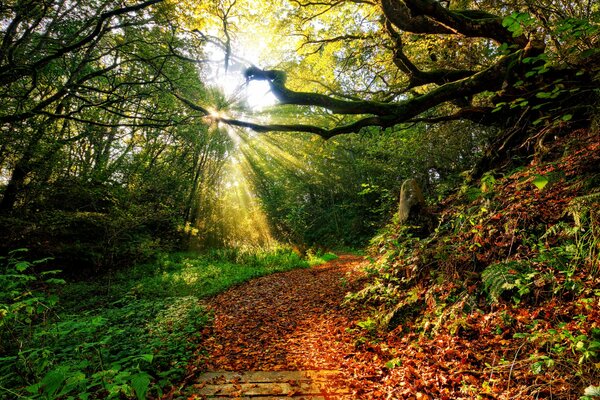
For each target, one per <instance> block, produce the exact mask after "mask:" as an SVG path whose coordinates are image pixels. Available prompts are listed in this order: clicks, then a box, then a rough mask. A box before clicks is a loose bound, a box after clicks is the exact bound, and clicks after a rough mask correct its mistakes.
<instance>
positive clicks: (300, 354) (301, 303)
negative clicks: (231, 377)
mask: <svg viewBox="0 0 600 400" xmlns="http://www.w3.org/2000/svg"><path fill="white" fill-rule="evenodd" d="M362 263H364V261H363V257H360V256H354V255H341V256H340V257H339V258H338V259H336V260H333V261H330V262H328V263H326V264H322V265H319V266H315V267H312V268H310V269H299V270H294V271H289V272H284V273H278V274H274V275H269V276H265V277H261V278H257V279H255V280H252V281H250V282H247V283H245V284H243V285H240V286H237V287H234V288H231V289H229V290H227V291H226V292H223V293H221V294H219V295H217V296H215V297H214V298H212V299H210V300H209V301H208V307H209V308H210V309H211V310H212V311H213V312H214V314H215V320H214V324H213V326H211V327H210V328H207V330H206V331H205V332H204V335H203V336H204V337H206V338H207V339H206V340H205V341H204V343H203V347H204V349H206V351H207V352H208V354H207V355H205V356H200V357H199V358H198V359H197V361H196V362H195V365H193V366H191V369H192V371H190V372H193V376H190V377H189V378H188V379H187V380H186V385H185V387H183V388H182V392H181V394H183V395H185V396H186V398H192V399H194V398H204V395H205V393H206V389H205V386H206V384H207V380H206V379H205V378H202V376H201V373H203V372H207V371H209V372H210V371H238V372H244V371H246V373H247V372H248V371H338V373H337V374H335V375H332V381H331V382H329V384H331V386H332V387H338V388H342V387H343V388H344V392H346V393H349V392H350V393H351V392H352V389H351V388H349V387H348V386H349V385H351V384H350V383H349V382H350V380H351V378H350V377H351V376H352V372H351V371H346V370H345V368H346V361H347V360H349V359H351V358H352V357H353V355H354V352H355V351H356V346H355V343H356V337H355V336H354V335H353V334H352V333H351V332H349V331H348V329H347V328H348V327H350V326H352V325H353V322H354V321H357V320H359V319H360V318H361V317H362V315H361V314H360V313H361V311H356V310H351V309H348V308H346V307H342V306H341V303H342V301H343V299H344V296H345V295H346V293H347V292H348V291H352V290H355V289H357V288H358V286H359V285H360V284H361V282H360V278H361V273H360V268H359V266H360V265H361V264H362ZM225 375H227V374H225ZM205 376H206V375H205ZM227 376H228V375H227ZM215 377H216V378H217V379H218V378H219V377H217V376H215ZM190 378H191V379H190ZM208 383H212V382H208ZM234 384H235V381H234ZM350 398H351V396H350Z"/></svg>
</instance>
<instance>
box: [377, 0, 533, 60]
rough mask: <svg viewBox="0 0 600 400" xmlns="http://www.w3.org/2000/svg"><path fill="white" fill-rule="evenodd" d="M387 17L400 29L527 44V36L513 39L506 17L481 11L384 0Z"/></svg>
mask: <svg viewBox="0 0 600 400" xmlns="http://www.w3.org/2000/svg"><path fill="white" fill-rule="evenodd" d="M381 8H382V10H383V13H384V15H385V17H386V18H387V19H388V20H389V21H390V22H391V23H392V24H394V26H396V27H398V28H399V29H400V30H402V31H405V32H412V33H424V34H460V35H464V36H467V37H481V38H489V39H493V40H494V41H496V42H498V43H509V44H516V45H518V46H519V47H521V48H522V47H525V46H526V45H527V38H526V37H525V36H519V37H513V35H512V33H511V32H509V31H508V30H507V29H506V28H505V27H504V26H502V18H500V17H498V16H495V15H492V14H489V13H485V12H481V11H477V10H464V11H460V10H449V9H447V8H444V7H443V6H442V5H441V4H440V3H439V2H437V1H434V0H381Z"/></svg>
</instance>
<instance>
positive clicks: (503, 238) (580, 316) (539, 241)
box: [347, 132, 600, 398]
mask: <svg viewBox="0 0 600 400" xmlns="http://www.w3.org/2000/svg"><path fill="white" fill-rule="evenodd" d="M578 134H579V135H582V133H581V132H579V133H578ZM565 140H571V142H569V147H571V151H570V152H569V154H567V155H562V154H559V156H558V157H557V158H556V159H553V160H549V161H546V162H543V163H542V162H538V163H534V164H533V165H532V166H530V167H528V168H519V169H517V170H515V171H509V172H505V173H504V174H502V173H497V172H496V173H489V174H487V175H485V176H484V177H483V178H482V180H481V181H480V182H479V183H478V184H476V185H470V186H469V185H465V186H464V187H463V188H462V189H461V190H460V191H459V192H458V193H457V194H455V195H454V196H453V197H451V198H450V199H448V200H446V201H445V202H444V203H443V204H441V205H440V206H439V208H438V210H437V216H438V221H439V225H438V227H437V229H435V231H434V232H433V233H431V234H430V235H429V236H428V237H425V238H418V237H414V236H412V235H411V232H412V229H411V227H406V226H400V225H398V224H396V223H392V224H390V225H389V226H387V227H386V228H385V229H383V230H382V231H381V232H380V234H379V235H378V236H376V237H375V238H373V240H372V241H371V247H370V251H371V260H372V263H371V266H370V267H369V268H368V269H367V272H368V273H369V275H370V283H369V284H368V285H366V286H365V287H364V288H363V289H362V290H361V291H359V292H357V293H353V294H350V295H349V296H348V297H347V303H350V304H352V303H354V304H356V303H360V304H366V305H368V306H370V307H371V308H372V310H373V313H372V316H371V317H370V318H369V319H368V320H367V321H362V322H359V323H358V324H357V326H358V327H359V328H361V329H363V330H364V331H366V333H367V334H368V335H369V336H372V335H373V332H374V331H377V332H379V339H378V340H382V339H383V338H386V339H387V340H388V342H394V341H397V340H399V339H400V338H406V337H412V338H414V339H413V342H411V345H412V346H414V347H419V346H422V347H423V348H425V347H428V346H433V345H434V344H435V345H434V347H433V349H434V351H441V354H440V357H441V358H440V360H439V362H440V363H444V362H447V361H448V357H447V353H444V351H447V350H440V349H444V346H445V345H446V344H444V341H443V340H442V338H448V337H453V338H454V339H453V341H456V342H457V343H465V344H464V346H467V347H469V346H470V347H473V346H475V348H477V349H478V350H477V354H475V355H474V356H473V358H474V359H476V361H473V364H470V365H469V366H468V367H467V366H465V367H464V368H465V369H471V370H478V371H479V372H477V374H476V375H474V376H481V377H482V378H481V379H477V378H474V377H473V376H471V377H470V378H469V379H468V380H467V381H464V382H463V385H467V386H466V387H467V388H465V387H458V386H457V387H454V388H452V389H450V388H449V386H450V387H451V386H452V385H454V384H455V383H454V382H450V383H446V387H444V388H441V387H442V386H444V385H441V384H440V383H439V380H438V381H436V382H435V383H430V386H429V388H428V389H427V390H426V392H428V393H432V394H433V395H436V396H440V397H442V398H444V396H449V394H448V393H461V395H462V394H464V393H467V392H468V393H469V395H472V396H476V395H485V394H489V395H497V394H499V393H502V396H504V397H502V398H546V396H554V397H556V398H579V396H582V395H584V393H592V392H594V390H596V389H597V388H595V386H597V385H598V383H599V382H600V372H599V371H600V369H599V368H598V366H599V365H600V271H599V268H600V255H599V254H600V213H599V210H600V185H598V177H599V171H598V168H597V165H599V161H600V156H599V154H598V150H600V144H599V143H598V140H597V136H596V135H594V134H588V135H587V136H586V135H585V133H584V134H583V137H577V135H576V136H575V137H574V138H571V139H569V138H567V139H565ZM563 145H564V143H562V144H560V143H559V146H563ZM412 335H416V336H412ZM448 335H450V336H448ZM475 338H476V339H477V341H476V342H475V343H476V344H475V345H473V342H472V340H474V339H475ZM444 340H446V339H444ZM463 340H464V341H465V342H462V341H463ZM362 341H364V340H361V342H362ZM402 343H404V342H402ZM466 343H470V344H468V345H467V344H466ZM447 345H448V346H454V345H455V344H447ZM423 351H424V350H423ZM388 352H389V351H388ZM393 355H394V360H396V361H395V363H394V365H396V364H398V365H400V364H401V363H402V358H401V357H400V358H398V356H397V354H396V353H393ZM462 357H463V358H462V363H463V364H464V363H466V361H465V359H464V357H465V356H464V355H463V356H462ZM432 360H435V357H433V356H432ZM404 361H406V360H404ZM467 364H469V363H467ZM438 367H439V366H438ZM387 368H390V367H387ZM394 368H395V367H394ZM390 369H393V368H390ZM390 373H391V374H392V375H393V372H390ZM486 376H487V377H488V378H487V379H484V377H486ZM565 377H570V378H569V379H565ZM403 379H406V377H404V378H403ZM391 381H392V380H390V382H391ZM419 382H420V383H419ZM419 382H417V383H415V385H417V386H414V387H413V390H417V389H416V388H417V387H418V385H424V387H427V386H428V385H427V384H426V383H423V382H422V381H419ZM431 385H433V386H435V385H440V388H439V390H440V391H439V392H435V390H438V389H435V390H434V389H432V386H431ZM406 387H409V385H408V383H407V384H406ZM452 390H454V391H456V392H452ZM594 393H595V392H594ZM455 395H456V394H455ZM586 395H587V394H586ZM511 396H512V397H511ZM434 397H435V396H434ZM450 397H452V396H450ZM588 397H589V396H588Z"/></svg>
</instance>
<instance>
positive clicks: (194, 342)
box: [0, 248, 308, 399]
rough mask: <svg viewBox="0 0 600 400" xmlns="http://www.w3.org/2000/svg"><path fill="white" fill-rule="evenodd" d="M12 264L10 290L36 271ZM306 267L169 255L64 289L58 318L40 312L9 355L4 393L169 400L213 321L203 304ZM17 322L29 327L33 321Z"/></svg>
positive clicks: (274, 258) (251, 255)
mask: <svg viewBox="0 0 600 400" xmlns="http://www.w3.org/2000/svg"><path fill="white" fill-rule="evenodd" d="M11 260H12V261H10V266H11V267H10V268H9V270H8V272H7V273H6V274H3V275H0V279H3V282H4V280H5V279H8V278H9V277H10V278H12V277H13V276H14V275H15V273H14V272H15V271H18V269H23V271H26V270H27V269H28V268H29V266H30V263H26V262H24V261H21V260H18V259H16V258H14V257H13V258H12V259H11ZM31 264H33V263H31ZM305 267H308V263H307V262H306V261H304V260H302V259H301V258H300V257H299V256H298V255H296V254H295V253H293V252H292V251H291V250H289V249H285V248H279V249H273V250H272V251H260V250H256V249H255V250H253V251H250V250H247V251H239V250H214V251H211V252H210V253H208V254H206V255H197V254H187V253H173V254H163V255H161V256H160V257H158V259H157V261H156V262H155V263H148V264H139V265H137V266H135V267H131V268H130V269H128V270H123V271H120V272H117V273H116V274H114V275H112V276H103V277H100V278H98V277H97V278H95V279H93V280H90V281H78V282H71V283H69V284H68V285H65V286H64V288H63V289H62V294H61V303H60V304H61V305H62V309H60V310H59V309H56V313H57V315H56V317H55V318H50V316H47V317H45V319H44V320H43V321H42V320H41V315H37V314H36V315H35V317H36V318H31V319H32V320H31V322H30V323H27V325H26V326H25V325H24V324H22V325H23V328H22V329H21V330H20V331H19V332H20V333H27V335H23V334H21V335H19V336H17V337H16V338H15V341H14V342H13V344H14V345H12V346H9V347H7V348H5V349H4V350H6V352H7V357H3V358H2V359H1V362H0V393H2V390H10V391H11V392H12V393H19V394H20V395H24V396H27V397H28V398H59V397H69V396H72V397H78V398H98V397H102V398H113V399H118V398H123V397H126V398H138V399H144V398H147V397H148V396H160V395H161V391H162V390H163V389H164V388H166V387H168V386H169V385H171V384H172V383H173V382H175V381H177V380H178V379H181V378H182V376H183V374H184V373H185V367H186V365H187V363H188V361H189V359H190V358H191V357H192V356H193V354H194V350H195V349H196V348H197V347H198V345H199V343H200V341H201V340H202V338H201V334H200V332H201V331H202V327H204V326H205V325H206V324H207V323H208V322H209V321H210V315H209V314H208V313H207V311H206V310H205V309H204V308H203V307H202V306H201V305H200V299H201V298H204V297H207V296H211V295H214V294H216V293H219V292H221V291H223V290H225V289H227V288H228V287H231V286H232V285H236V284H239V283H242V282H244V281H247V280H249V279H252V278H255V277H258V276H262V275H266V274H270V273H274V272H279V271H286V270H290V269H293V268H305ZM23 271H21V273H23ZM49 276H51V275H49ZM45 280H46V281H49V280H50V278H47V277H46V279H45ZM23 282H24V283H23V285H22V286H21V287H22V289H21V290H23V291H25V292H26V293H29V291H30V290H31V286H29V285H31V284H33V283H35V282H38V281H37V280H33V279H28V280H23ZM45 283H47V284H53V283H57V282H55V281H54V280H51V281H49V282H45ZM32 293H33V292H32ZM28 296H29V295H28ZM28 298H33V297H31V296H30V297H28ZM28 298H27V299H28ZM35 298H36V302H37V304H40V303H42V304H46V305H48V306H49V305H50V304H47V303H48V301H46V300H44V298H43V297H41V296H40V295H39V294H36V295H35ZM27 299H24V300H22V301H29V300H27ZM48 299H50V298H48ZM22 301H21V300H20V299H19V302H22ZM44 302H45V303H44ZM14 304H19V303H18V302H15V303H14ZM24 307H26V306H23V307H20V308H19V310H21V309H24V310H25V309H26V308H24ZM5 308H6V307H5V305H4V300H3V302H2V309H5ZM11 310H12V309H11ZM44 310H46V308H44ZM34 311H35V309H34ZM17 317H18V318H20V319H22V320H24V321H25V318H30V315H29V314H27V315H25V314H23V315H22V316H21V314H17ZM17 317H15V318H17ZM0 321H4V319H0ZM17 326H18V325H17ZM14 327H15V325H14V324H11V325H10V326H9V327H8V328H7V326H4V325H2V329H3V330H2V331H1V332H2V334H3V335H4V336H5V335H6V334H10V335H9V336H10V337H12V336H11V335H13V336H14V334H16V333H17V332H16V331H15V328H14ZM6 328H7V329H9V330H8V331H6V330H5V329H6ZM4 336H3V339H4ZM17 339H18V341H19V345H18V346H17V345H16V340H17ZM1 343H2V344H3V345H4V344H5V343H7V342H6V341H4V340H3V341H2V342H1ZM1 388H5V389H1Z"/></svg>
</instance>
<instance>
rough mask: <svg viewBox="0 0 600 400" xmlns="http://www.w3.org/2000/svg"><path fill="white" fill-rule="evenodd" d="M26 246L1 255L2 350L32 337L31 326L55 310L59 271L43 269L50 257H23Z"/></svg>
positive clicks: (5, 350)
mask: <svg viewBox="0 0 600 400" xmlns="http://www.w3.org/2000/svg"><path fill="white" fill-rule="evenodd" d="M26 252H27V249H18V250H13V251H11V252H9V254H8V256H7V257H0V287H2V291H0V353H7V352H9V350H10V349H12V348H14V347H18V343H19V342H20V341H21V340H23V339H25V338H27V337H29V335H30V334H31V328H32V326H34V325H36V324H44V323H46V321H47V319H48V318H50V315H51V313H52V312H53V311H54V308H55V306H56V303H57V302H58V297H57V295H56V294H55V292H56V289H57V287H58V286H59V285H62V284H64V283H65V281H64V280H62V279H60V278H58V277H57V275H58V274H59V273H60V271H58V270H48V269H46V270H40V267H41V266H44V264H46V263H47V262H48V261H50V260H51V259H50V258H44V259H40V260H35V261H27V260H25V259H23V256H24V254H26Z"/></svg>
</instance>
